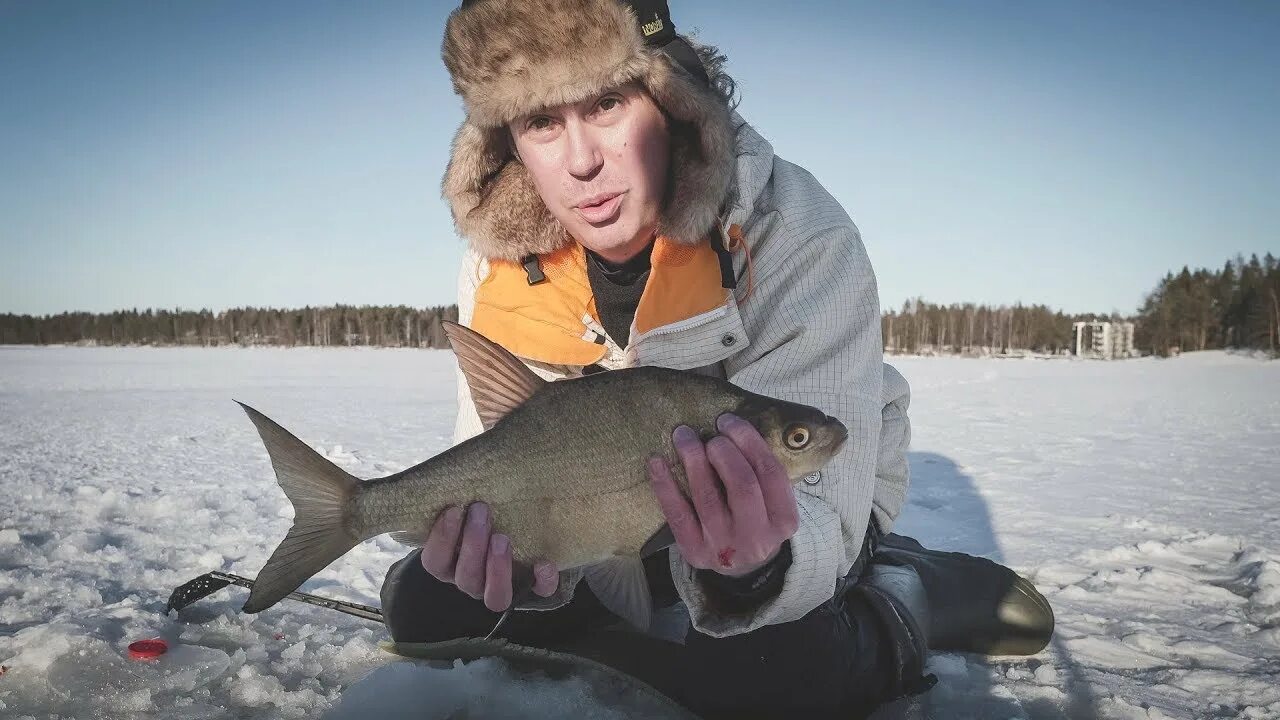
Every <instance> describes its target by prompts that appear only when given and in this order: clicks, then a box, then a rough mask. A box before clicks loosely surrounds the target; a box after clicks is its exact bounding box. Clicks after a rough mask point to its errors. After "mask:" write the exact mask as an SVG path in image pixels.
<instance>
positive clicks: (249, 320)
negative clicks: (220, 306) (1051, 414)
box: [0, 253, 1280, 355]
mask: <svg viewBox="0 0 1280 720" xmlns="http://www.w3.org/2000/svg"><path fill="white" fill-rule="evenodd" d="M457 318H458V308H457V306H455V305H449V306H440V307H428V308H411V307H406V306H403V305H399V306H394V307H387V306H359V307H356V306H350V305H334V306H330V307H315V308H313V307H305V308H302V309H301V310H296V309H292V310H290V309H276V308H253V307H245V308H235V309H231V310H224V311H221V312H218V313H214V312H212V311H210V310H198V311H197V310H181V309H179V310H172V311H170V310H152V309H147V310H141V311H139V310H137V309H133V310H121V311H116V312H112V313H86V312H71V313H61V314H58V315H46V316H42V317H34V316H31V315H14V314H3V315H0V344H26V345H50V344H74V343H89V344H97V345H195V346H218V345H246V346H247V345H284V346H334V345H337V346H352V345H370V346H387V347H429V348H446V347H448V346H449V343H448V338H447V337H446V336H445V333H444V328H443V326H442V325H441V321H443V320H450V321H456V320H457ZM1094 319H1107V320H1113V321H1119V320H1132V321H1133V322H1134V324H1135V331H1134V343H1135V345H1136V346H1137V347H1138V348H1139V349H1140V350H1142V351H1143V352H1146V353H1153V354H1157V355H1168V354H1170V353H1173V352H1177V351H1183V350H1212V349H1220V348H1241V349H1256V350H1265V351H1269V352H1271V353H1272V354H1276V353H1277V352H1280V263H1278V262H1277V260H1276V258H1275V257H1273V256H1272V255H1271V253H1267V254H1266V256H1265V257H1263V258H1262V259H1259V258H1258V256H1257V255H1253V256H1252V257H1250V258H1249V260H1248V261H1246V260H1244V258H1243V257H1240V256H1237V257H1236V258H1235V259H1234V260H1229V261H1227V263H1226V264H1225V265H1224V266H1223V268H1222V269H1221V270H1218V271H1211V270H1207V269H1199V270H1195V271H1192V270H1190V269H1189V268H1186V267H1184V268H1182V271H1181V272H1180V273H1177V274H1174V273H1172V272H1170V273H1168V274H1166V275H1165V277H1164V278H1163V279H1162V280H1161V281H1160V282H1159V284H1158V285H1157V286H1156V288H1155V289H1154V290H1153V291H1152V292H1151V293H1150V294H1149V295H1147V297H1146V299H1145V302H1144V303H1143V306H1142V308H1141V310H1139V312H1138V314H1137V315H1136V316H1133V317H1122V316H1120V315H1117V314H1111V315H1089V314H1077V315H1068V314H1066V313H1062V312H1059V311H1055V310H1052V309H1050V308H1048V307H1046V306H1044V305H1029V306H1024V305H1021V304H1019V305H1014V306H1012V307H1009V306H1003V305H1002V306H999V307H990V306H987V305H976V304H974V303H961V304H952V305H937V304H931V303H928V302H925V301H924V300H923V299H922V298H917V299H912V300H908V301H907V302H905V303H903V306H902V308H901V309H900V310H891V311H888V312H886V313H884V315H883V317H882V319H881V330H882V334H883V337H884V347H885V351H886V352H890V353H920V352H934V353H955V354H1001V353H1009V352H1018V351H1034V352H1041V353H1054V354H1057V353H1062V352H1064V351H1066V350H1068V349H1069V348H1070V347H1071V343H1072V340H1073V337H1074V331H1073V327H1072V325H1073V323H1075V322H1077V321H1088V320H1094Z"/></svg>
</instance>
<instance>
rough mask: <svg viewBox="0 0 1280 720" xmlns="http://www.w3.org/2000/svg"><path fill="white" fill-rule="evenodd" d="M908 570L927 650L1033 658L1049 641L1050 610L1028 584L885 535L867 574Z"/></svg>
mask: <svg viewBox="0 0 1280 720" xmlns="http://www.w3.org/2000/svg"><path fill="white" fill-rule="evenodd" d="M882 565H889V566H909V567H911V568H913V569H914V570H915V575H917V576H918V577H919V579H920V581H921V582H922V583H923V588H924V592H925V593H926V595H927V598H928V600H927V606H928V611H927V614H926V617H927V627H926V628H925V629H924V632H925V633H927V637H928V646H929V649H931V650H943V651H960V652H972V653H983V654H986V655H1034V654H1036V653H1038V652H1040V651H1041V650H1043V649H1044V647H1045V645H1048V644H1049V639H1050V638H1051V637H1052V636H1053V608H1051V607H1049V601H1048V600H1046V599H1045V597H1044V596H1043V595H1041V594H1040V592H1039V591H1038V590H1036V588H1035V586H1034V585H1032V584H1031V582H1030V581H1028V580H1026V579H1025V578H1023V577H1021V576H1019V575H1018V574H1017V573H1015V572H1014V571H1012V570H1010V569H1009V568H1007V567H1004V566H1003V565H1000V564H998V563H995V562H992V561H990V560H987V559H986V558H980V557H974V556H972V555H965V554H964V553H956V552H941V551H938V550H928V549H926V548H924V547H923V546H922V545H920V543H918V542H916V541H915V540H913V539H911V538H908V537H903V536H901V535H894V534H892V533H890V534H889V535H885V536H883V537H881V538H880V539H879V543H878V545H877V547H876V549H875V554H874V555H873V556H872V560H871V563H870V565H869V566H868V572H870V571H871V570H873V569H875V568H877V567H878V566H882Z"/></svg>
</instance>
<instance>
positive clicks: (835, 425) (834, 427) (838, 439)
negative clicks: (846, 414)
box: [827, 415, 849, 455]
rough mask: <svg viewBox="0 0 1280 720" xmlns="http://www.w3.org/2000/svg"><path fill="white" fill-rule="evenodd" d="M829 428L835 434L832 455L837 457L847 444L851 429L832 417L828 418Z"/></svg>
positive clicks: (832, 442)
mask: <svg viewBox="0 0 1280 720" xmlns="http://www.w3.org/2000/svg"><path fill="white" fill-rule="evenodd" d="M827 427H828V428H830V429H831V432H832V433H834V434H835V439H834V440H832V441H831V454H832V455H835V454H836V453H838V452H840V450H841V449H843V448H844V444H845V442H847V441H848V440H849V428H847V427H845V426H844V423H842V422H840V421H839V420H837V419H836V418H833V417H831V416H830V415H828V416H827Z"/></svg>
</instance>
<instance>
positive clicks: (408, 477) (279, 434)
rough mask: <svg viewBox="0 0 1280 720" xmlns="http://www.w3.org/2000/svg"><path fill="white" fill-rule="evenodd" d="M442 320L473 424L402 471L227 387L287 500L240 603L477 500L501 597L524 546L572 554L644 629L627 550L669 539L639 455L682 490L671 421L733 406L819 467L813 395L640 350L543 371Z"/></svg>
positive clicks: (707, 423)
mask: <svg viewBox="0 0 1280 720" xmlns="http://www.w3.org/2000/svg"><path fill="white" fill-rule="evenodd" d="M445 332H446V334H447V335H448V337H449V339H450V342H451V344H452V345H453V348H454V353H455V355H456V357H457V361H458V365H459V368H460V369H461V371H462V375H463V377H464V378H465V381H466V382H467V385H468V387H469V388H470V390H471V397H472V400H473V401H474V403H475V406H476V410H477V412H478V414H479V417H480V420H481V423H482V425H483V426H484V430H483V432H481V433H480V434H478V435H476V436H474V437H472V438H470V439H468V440H465V441H463V442H461V443H458V444H457V445H454V446H453V447H451V448H449V449H447V450H445V451H443V452H441V453H439V454H437V455H435V456H434V457H431V458H429V459H427V460H425V461H423V462H421V463H419V464H417V465H414V466H413V467H410V468H408V469H406V470H403V471H401V472H397V473H395V474H392V475H388V476H386V477H381V478H375V479H371V480H360V479H359V478H356V477H355V476H353V475H351V474H350V473H348V472H346V471H345V470H343V469H342V468H340V467H338V466H337V465H335V464H333V463H332V462H330V461H329V460H328V459H327V458H325V457H323V456H322V455H320V454H319V453H318V452H316V451H315V450H314V449H312V448H311V447H310V446H309V445H307V444H306V443H305V442H303V441H302V440H299V439H298V438H297V437H296V436H294V435H293V434H292V433H290V432H289V431H288V430H286V429H284V428H283V427H281V426H280V425H278V424H276V422H275V421H273V420H271V419H270V418H268V417H267V416H266V415H263V414H262V413H260V412H258V411H257V410H255V409H254V408H252V407H250V406H248V405H246V404H244V403H239V404H240V405H241V407H243V408H244V410H245V412H246V413H247V414H248V416H249V418H250V420H252V422H253V424H254V425H255V427H256V428H257V430H258V434H259V436H260V437H261V438H262V443H263V445H264V446H265V447H266V451H267V454H268V456H269V457H270V461H271V465H272V467H273V468H274V470H275V475H276V481H277V482H278V483H279V485H280V487H281V489H282V490H283V491H284V494H285V495H286V497H288V499H289V501H290V502H291V503H292V505H293V510H294V519H293V525H292V527H291V528H290V529H289V531H288V533H287V534H286V535H285V538H284V540H283V541H282V542H281V543H280V545H279V546H278V547H277V548H276V549H275V551H274V552H273V553H272V554H271V556H270V558H268V560H267V562H266V564H265V565H264V566H263V568H262V571H261V572H260V573H259V574H258V577H257V580H256V582H255V583H254V585H253V589H252V591H251V592H250V595H249V598H248V600H247V601H246V602H245V604H244V607H243V610H244V612H247V613H257V612H261V611H262V610H265V609H267V608H269V607H271V606H272V605H275V604H276V603H277V602H279V601H280V600H281V599H283V598H284V597H285V596H287V595H288V594H289V593H290V592H292V591H294V590H296V589H297V588H298V587H299V586H300V585H302V583H303V582H305V581H306V580H307V579H308V578H310V577H311V576H313V575H315V574H316V573H318V572H320V571H321V570H323V569H324V568H325V567H326V566H328V565H329V564H330V563H332V562H334V561H335V560H337V559H338V558H340V557H342V556H343V555H345V554H346V553H347V552H348V551H350V550H351V549H352V548H354V547H355V546H356V545H357V544H359V543H361V542H363V541H364V540H367V539H370V538H373V537H376V536H378V535H382V534H385V533H390V534H391V537H392V538H394V539H396V540H398V541H400V542H402V543H405V544H407V545H422V544H423V543H425V541H426V537H427V534H428V532H429V531H430V525H431V523H433V522H434V521H435V518H436V517H437V516H438V515H439V514H440V512H441V511H443V510H444V509H445V508H447V507H449V506H452V505H466V504H468V503H472V502H476V501H484V502H485V503H487V504H488V505H489V507H490V517H491V518H492V525H493V532H495V533H503V534H505V535H507V536H508V537H509V538H510V540H511V548H512V554H513V566H514V567H513V585H515V586H516V587H514V588H513V589H514V593H515V595H514V596H515V597H524V598H528V597H529V594H528V593H529V590H530V589H531V587H532V582H533V574H532V566H533V564H534V562H536V561H540V560H547V561H552V562H554V563H555V564H556V566H557V567H558V568H560V569H561V570H562V571H563V570H570V569H574V568H582V573H583V578H584V580H585V581H586V582H587V584H588V586H589V587H590V588H591V590H592V591H593V592H594V593H595V594H596V595H597V597H599V599H600V601H601V603H602V604H603V605H604V606H605V607H607V608H609V609H610V610H611V611H613V612H614V613H615V614H617V615H619V616H620V617H622V618H623V619H625V620H627V621H629V622H631V623H632V624H633V625H636V626H637V627H639V628H641V629H645V628H647V627H648V626H649V623H650V619H651V615H652V606H651V596H650V594H649V588H648V583H647V581H646V579H645V574H644V567H643V564H642V562H641V560H642V558H644V557H645V556H647V555H649V554H651V553H653V552H656V551H658V550H661V549H662V548H663V547H667V546H670V545H671V544H673V539H672V535H671V532H670V528H669V527H667V525H666V518H665V516H664V515H663V512H662V509H661V507H660V505H659V504H658V500H657V498H656V496H655V495H654V493H653V489H652V487H651V485H650V482H649V478H648V473H647V469H646V467H647V461H648V460H649V459H650V458H652V457H654V456H658V455H661V456H663V457H665V458H666V459H667V462H668V464H669V465H670V466H671V467H672V471H673V476H674V477H675V479H676V482H677V483H678V484H679V486H680V488H681V489H682V491H683V492H684V493H685V494H686V496H687V495H688V493H689V487H688V480H687V478H686V476H685V473H684V471H683V468H682V466H681V465H680V463H679V461H678V455H677V454H676V452H675V448H674V445H673V442H672V437H671V435H672V432H673V431H674V430H675V428H676V427H678V426H680V425H687V426H689V427H691V428H693V429H694V430H695V431H697V432H698V433H699V436H700V437H702V438H704V439H708V438H710V437H712V436H713V435H714V434H715V432H716V431H715V428H716V419H717V418H718V417H719V416H720V415H722V414H724V413H733V414H735V415H738V416H739V417H741V418H743V419H745V420H747V421H748V422H750V423H751V424H752V425H754V426H755V427H756V429H757V430H759V432H760V434H761V435H762V436H763V438H764V439H765V441H766V442H767V443H768V445H769V447H770V448H771V449H772V450H773V452H774V454H775V456H776V457H777V459H778V461H779V462H780V463H781V465H782V466H783V467H784V468H785V470H786V472H787V474H788V477H790V478H791V480H792V481H793V482H795V481H797V480H799V479H801V478H803V477H805V476H806V475H809V474H811V473H813V472H816V471H818V470H820V469H821V468H822V467H823V466H825V464H826V463H827V462H828V461H829V460H830V459H831V458H832V457H833V456H835V455H836V453H838V452H839V451H840V449H841V448H842V447H843V445H844V443H845V440H846V439H847V438H848V430H847V429H846V428H845V426H844V424H843V423H841V422H840V420H838V419H836V418H833V417H831V416H829V415H827V414H826V413H824V412H823V411H821V410H819V409H818V408H815V407H811V406H808V405H803V404H800V403H795V402H789V401H786V400H781V399H777V398H771V397H766V396H764V395H759V394H756V393H753V392H749V391H747V390H745V389H743V388H740V387H738V386H736V385H734V384H733V383H731V382H729V381H727V380H723V379H720V378H715V377H710V376H707V375H702V374H698V373H694V372H689V371H682V370H674V369H668V368H663V367H656V366H644V367H633V368H623V369H618V370H613V371H609V372H602V373H594V374H590V375H585V376H583V377H577V378H571V379H565V380H557V381H551V382H549V381H546V380H544V379H542V378H541V377H539V376H538V375H537V374H535V373H534V372H533V371H532V370H531V369H530V368H529V367H528V366H526V365H525V364H524V363H523V362H521V361H520V359H519V358H517V357H516V356H515V355H512V354H511V353H510V352H508V351H507V350H506V349H505V348H503V347H502V346H500V345H498V344H497V343H494V342H492V341H491V340H489V339H488V338H486V337H485V336H483V335H481V334H480V333H478V332H476V331H474V330H471V329H470V328H467V327H465V326H463V325H459V324H456V323H445ZM237 402H238V401H237Z"/></svg>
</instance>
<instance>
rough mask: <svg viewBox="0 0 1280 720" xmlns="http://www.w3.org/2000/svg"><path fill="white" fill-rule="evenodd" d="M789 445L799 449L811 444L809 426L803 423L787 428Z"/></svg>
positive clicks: (793, 448)
mask: <svg viewBox="0 0 1280 720" xmlns="http://www.w3.org/2000/svg"><path fill="white" fill-rule="evenodd" d="M786 442H787V447H789V448H791V449H792V450H799V449H801V448H803V447H804V446H805V445H808V444H809V428H807V427H805V426H803V425H792V426H791V427H789V428H787V434H786Z"/></svg>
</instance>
